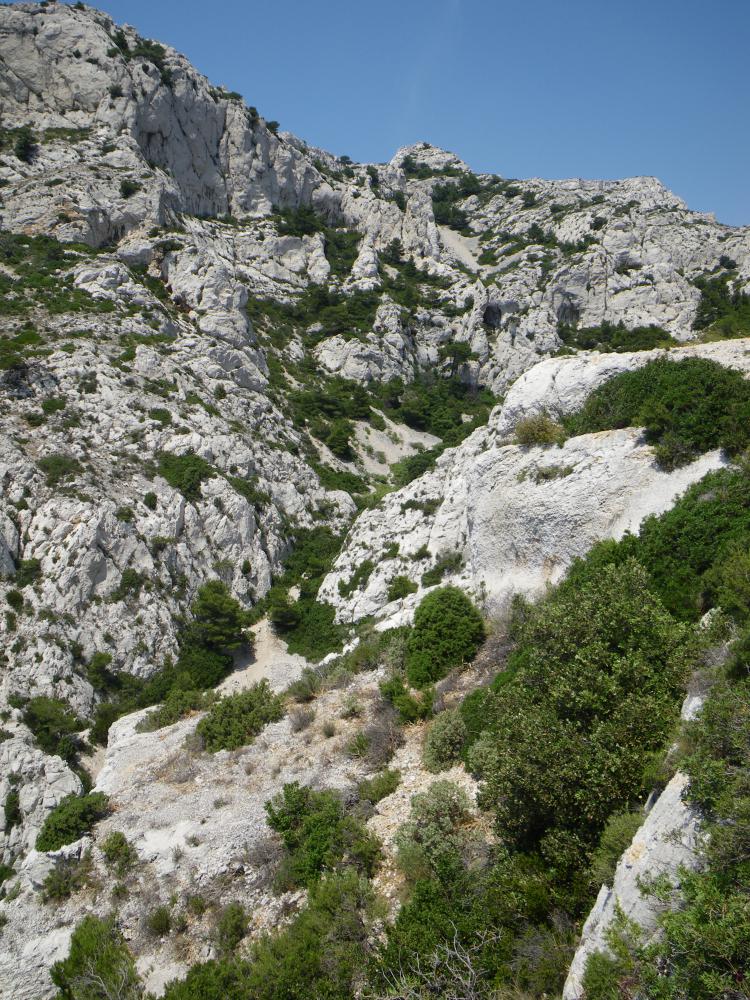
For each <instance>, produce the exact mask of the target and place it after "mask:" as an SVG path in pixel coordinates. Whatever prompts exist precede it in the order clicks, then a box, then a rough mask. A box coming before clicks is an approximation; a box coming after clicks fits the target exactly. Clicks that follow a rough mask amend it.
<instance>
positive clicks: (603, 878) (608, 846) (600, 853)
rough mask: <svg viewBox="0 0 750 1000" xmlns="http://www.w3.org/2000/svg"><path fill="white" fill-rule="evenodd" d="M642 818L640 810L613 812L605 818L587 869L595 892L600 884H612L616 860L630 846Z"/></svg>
mask: <svg viewBox="0 0 750 1000" xmlns="http://www.w3.org/2000/svg"><path fill="white" fill-rule="evenodd" d="M643 819H644V817H643V813H642V812H630V811H625V812H617V813H613V815H612V816H610V817H609V819H608V820H607V823H606V826H605V827H604V829H603V830H602V835H601V837H600V838H599V844H598V845H597V848H596V850H595V851H594V853H593V854H592V855H591V866H590V869H589V877H590V880H591V885H592V887H593V888H594V889H595V890H596V891H597V892H598V891H599V887H600V886H602V885H608V886H611V885H612V878H613V877H614V874H615V868H616V867H617V862H618V861H619V860H620V858H621V856H622V854H623V852H624V851H626V850H627V848H628V847H629V846H630V844H631V842H632V840H633V837H634V836H635V834H636V832H637V831H638V829H639V828H640V826H641V824H642V823H643Z"/></svg>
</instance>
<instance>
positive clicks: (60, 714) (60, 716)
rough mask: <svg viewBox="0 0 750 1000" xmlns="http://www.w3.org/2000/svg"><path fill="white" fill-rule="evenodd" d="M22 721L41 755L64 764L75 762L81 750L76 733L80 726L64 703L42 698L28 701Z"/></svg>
mask: <svg viewBox="0 0 750 1000" xmlns="http://www.w3.org/2000/svg"><path fill="white" fill-rule="evenodd" d="M23 721H24V722H25V723H26V725H27V726H28V727H29V729H30V730H31V731H32V733H33V734H34V739H35V740H36V742H37V744H38V746H39V747H40V748H41V749H42V750H44V751H45V753H49V754H57V755H58V756H59V757H62V758H63V760H65V761H67V762H68V763H75V761H76V760H77V758H78V754H79V753H80V750H81V741H80V739H79V738H78V737H77V736H76V733H79V732H80V731H81V730H82V729H83V728H84V724H83V722H82V721H81V720H80V719H79V718H77V717H76V715H75V714H74V713H73V710H72V709H71V708H70V706H69V705H68V704H67V703H66V702H64V701H60V700H59V699H57V698H47V697H44V696H41V697H38V698H32V699H31V700H30V701H27V702H26V704H25V705H24V708H23Z"/></svg>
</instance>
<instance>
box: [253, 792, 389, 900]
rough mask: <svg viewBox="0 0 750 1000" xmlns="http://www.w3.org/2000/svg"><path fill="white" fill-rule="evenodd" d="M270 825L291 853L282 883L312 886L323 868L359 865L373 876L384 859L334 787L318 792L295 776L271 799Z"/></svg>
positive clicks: (268, 805) (279, 882) (280, 877)
mask: <svg viewBox="0 0 750 1000" xmlns="http://www.w3.org/2000/svg"><path fill="white" fill-rule="evenodd" d="M266 812H267V814H268V825H269V826H270V827H271V829H272V830H274V831H275V832H276V833H278V834H279V835H280V836H281V839H282V842H283V844H284V847H285V849H286V851H287V857H286V859H285V862H284V864H283V865H282V869H281V871H280V872H279V875H278V877H277V880H276V881H277V885H278V886H279V888H282V889H283V888H291V887H294V886H310V885H311V884H313V883H314V882H316V881H317V880H318V879H319V878H320V876H321V874H322V873H323V872H324V871H333V870H335V869H337V868H346V867H354V868H357V869H359V870H360V871H362V872H363V873H364V874H367V875H372V874H373V872H374V870H375V868H376V866H377V864H378V861H379V859H380V846H379V844H378V841H377V840H376V838H375V837H373V835H372V834H371V833H369V831H368V830H367V828H366V827H365V826H364V825H363V824H362V823H360V822H359V821H358V820H355V819H354V818H353V817H351V816H347V815H346V813H345V811H344V807H343V805H342V802H341V799H340V798H339V797H338V795H336V794H335V793H334V792H330V791H322V792H315V791H313V790H312V789H310V788H307V787H304V786H302V785H299V784H298V783H297V782H296V781H295V782H293V783H292V784H288V785H284V788H283V790H282V791H281V792H280V793H279V794H278V795H276V796H275V797H274V798H273V799H271V800H270V801H269V802H267V803H266Z"/></svg>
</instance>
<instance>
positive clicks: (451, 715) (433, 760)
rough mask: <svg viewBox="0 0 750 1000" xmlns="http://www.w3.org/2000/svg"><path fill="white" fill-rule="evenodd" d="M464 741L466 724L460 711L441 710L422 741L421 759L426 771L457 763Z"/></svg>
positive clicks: (434, 770) (440, 769)
mask: <svg viewBox="0 0 750 1000" xmlns="http://www.w3.org/2000/svg"><path fill="white" fill-rule="evenodd" d="M465 742H466V724H465V723H464V720H463V718H462V717H461V713H460V712H459V711H458V710H457V709H455V710H453V711H448V712H442V713H441V714H440V715H438V717H437V718H436V719H435V720H434V722H433V723H432V725H431V726H430V728H429V730H428V732H427V737H426V739H425V743H424V749H423V752H422V760H423V761H424V766H425V767H426V768H427V770H428V771H432V772H433V773H435V774H436V773H437V772H438V771H445V770H446V769H447V768H449V767H452V766H453V764H455V763H457V762H458V760H459V759H460V757H461V751H462V750H463V748H464V743H465Z"/></svg>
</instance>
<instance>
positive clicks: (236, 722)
mask: <svg viewBox="0 0 750 1000" xmlns="http://www.w3.org/2000/svg"><path fill="white" fill-rule="evenodd" d="M283 715H284V706H283V701H282V699H281V698H280V697H279V696H278V695H275V694H274V693H273V692H272V691H271V688H270V687H269V685H268V681H267V680H262V681H259V682H258V683H257V684H253V686H252V687H251V688H248V690H247V691H242V692H240V693H239V694H233V695H227V696H226V697H224V698H220V699H219V700H218V701H217V702H216V703H215V704H214V705H213V706H212V708H211V709H210V710H209V712H208V714H207V715H205V716H204V717H203V718H202V719H201V721H200V722H199V723H198V726H197V729H196V732H197V733H198V736H200V738H201V739H202V741H203V746H204V748H205V749H206V750H208V751H209V753H216V752H217V751H218V750H237V749H238V748H239V747H243V746H247V745H248V744H249V743H252V742H253V740H254V738H255V737H256V736H257V735H258V733H259V732H260V731H261V730H262V729H263V728H264V727H265V726H267V725H268V723H269V722H278V720H279V719H281V718H282V717H283Z"/></svg>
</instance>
